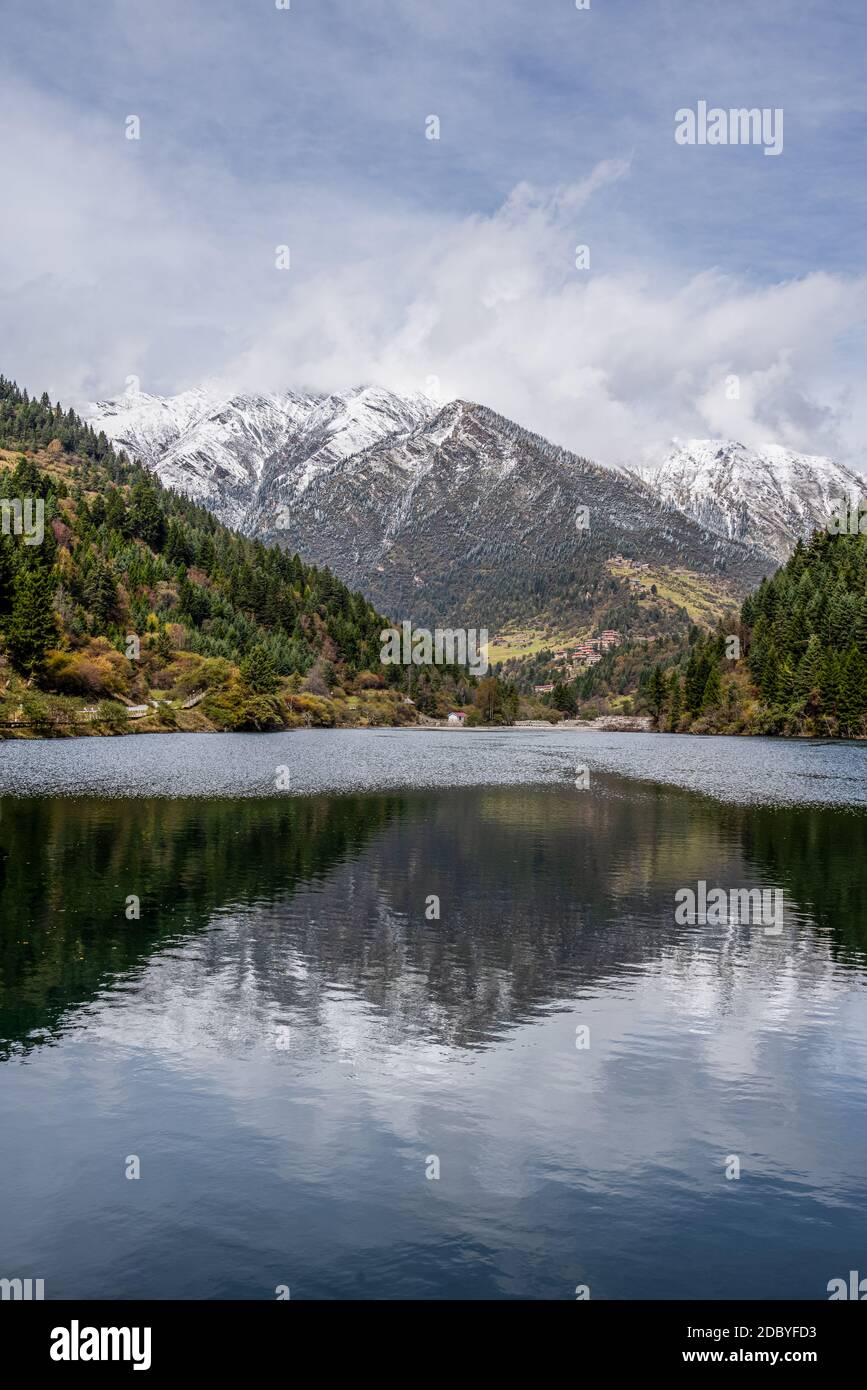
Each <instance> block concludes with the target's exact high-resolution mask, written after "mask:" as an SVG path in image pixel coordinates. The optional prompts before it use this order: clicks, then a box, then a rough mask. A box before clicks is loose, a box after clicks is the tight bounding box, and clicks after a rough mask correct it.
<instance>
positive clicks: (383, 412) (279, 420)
mask: <svg viewBox="0 0 867 1390" xmlns="http://www.w3.org/2000/svg"><path fill="white" fill-rule="evenodd" d="M436 409H437V407H436V405H435V404H434V402H432V401H431V400H429V399H428V398H427V397H426V396H423V395H421V394H418V395H413V396H396V395H394V394H393V393H392V392H389V391H384V390H380V389H378V388H375V387H360V388H358V389H356V390H353V391H348V392H346V393H344V394H334V395H329V396H309V395H298V394H296V393H294V392H292V391H286V392H283V393H282V394H277V395H244V394H240V395H236V396H232V397H225V396H222V395H220V394H218V393H217V392H215V391H214V390H212V389H210V388H208V387H198V388H196V389H194V390H191V391H185V392H183V393H182V394H181V395H178V396H172V397H168V398H164V397H160V396H150V395H147V394H146V393H144V392H141V391H131V392H128V393H127V394H125V395H123V396H119V397H117V398H116V399H113V400H108V401H96V402H94V404H93V405H91V406H90V407H89V408H88V409H87V410H86V411H85V412H84V413H85V415H86V418H87V419H88V420H89V421H90V423H91V424H93V426H94V428H96V429H101V430H104V431H105V433H106V435H107V436H108V438H109V439H110V440H111V441H112V442H113V443H114V444H115V445H116V446H117V447H118V448H122V449H125V450H126V451H127V453H129V454H130V456H131V457H133V458H137V459H139V460H141V462H142V463H144V464H146V466H147V467H148V468H150V469H152V471H153V472H154V473H156V474H157V476H158V477H159V479H160V481H161V482H163V483H164V484H165V485H166V486H167V487H171V488H174V489H176V490H177V491H178V492H183V493H185V494H186V495H187V496H189V497H193V498H195V500H196V501H198V502H201V503H202V504H203V505H204V506H206V507H208V508H209V509H210V510H211V511H213V512H215V513H216V515H217V516H219V518H220V520H221V521H224V522H226V523H227V524H228V525H230V526H234V527H236V528H238V529H239V530H249V529H250V526H249V524H248V518H249V515H250V513H251V511H252V510H255V505H256V499H257V496H258V493H259V491H260V489H261V488H262V487H263V486H264V488H265V490H266V491H268V490H270V488H272V487H274V486H279V487H282V488H284V489H286V490H287V491H289V492H293V493H294V492H295V491H303V489H304V488H305V487H306V486H307V485H309V483H310V482H311V481H312V479H313V478H315V477H316V476H317V474H318V473H319V472H320V471H321V470H323V469H326V470H327V469H328V468H329V467H332V466H333V465H334V464H335V463H336V462H338V461H339V460H340V459H343V458H346V457H348V456H349V455H350V454H354V453H357V452H358V451H359V450H360V449H364V448H367V447H368V446H369V445H371V444H373V443H375V442H376V441H377V440H379V439H382V438H384V437H385V436H386V435H389V434H392V433H394V432H395V431H404V430H407V429H411V428H413V427H414V426H415V425H417V424H418V423H419V422H420V421H422V420H424V419H425V418H427V417H428V416H430V415H432V414H433V413H434V412H435V411H436Z"/></svg>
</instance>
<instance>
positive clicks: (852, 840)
mask: <svg viewBox="0 0 867 1390" xmlns="http://www.w3.org/2000/svg"><path fill="white" fill-rule="evenodd" d="M864 824H865V820H864V813H863V812H861V811H857V812H856V811H853V810H844V809H832V808H820V807H782V808H769V807H761V806H751V807H736V806H731V805H723V804H720V803H718V802H714V801H710V800H705V799H703V798H700V797H698V796H695V795H694V794H692V793H689V792H686V791H682V790H678V789H676V788H674V787H663V786H660V785H651V784H644V783H642V784H638V783H630V782H626V781H624V780H622V779H620V778H616V777H613V776H612V777H603V776H601V775H597V776H595V777H594V779H593V784H592V788H591V789H590V790H589V791H577V790H576V789H575V788H574V787H573V786H571V785H569V786H566V787H564V786H562V785H554V786H545V787H530V786H517V787H499V786H496V787H487V788H475V789H467V788H461V789H458V790H431V791H415V792H402V793H391V794H386V793H379V794H375V795H366V796H343V797H336V796H325V795H322V796H316V797H310V798H302V797H299V798H294V799H291V798H288V799H266V800H258V801H257V800H251V799H240V800H218V801H206V800H198V801H180V800H167V799H154V800H119V801H118V800H111V801H108V800H106V801H103V800H94V799H81V800H72V799H36V800H19V799H11V798H8V799H6V800H4V801H3V802H2V805H0V914H2V915H0V1057H2V1058H4V1060H3V1061H2V1062H0V1164H2V1169H3V1172H4V1175H5V1178H4V1187H5V1195H4V1200H3V1204H2V1211H0V1262H2V1264H3V1265H4V1266H8V1269H7V1268H5V1267H4V1268H3V1269H0V1276H2V1275H4V1274H12V1273H15V1272H16V1271H18V1270H20V1271H21V1272H23V1273H30V1274H32V1275H33V1276H34V1277H44V1278H45V1280H46V1294H47V1296H48V1297H99V1296H102V1295H109V1294H111V1295H118V1296H128V1297H133V1296H144V1297H250V1298H267V1297H273V1294H274V1289H275V1287H276V1285H277V1284H281V1283H288V1284H289V1285H290V1286H291V1288H292V1296H293V1298H296V1297H302V1298H303V1297H352V1296H360V1297H501V1296H510V1297H554V1298H570V1297H573V1296H574V1288H575V1286H576V1285H577V1284H579V1283H588V1284H589V1285H590V1286H591V1290H592V1296H593V1297H602V1298H605V1297H627V1298H629V1297H676V1296H703V1297H708V1298H712V1297H722V1296H731V1297H747V1298H753V1297H756V1298H758V1297H767V1298H782V1297H796V1298H817V1297H819V1298H821V1297H824V1296H825V1285H826V1284H827V1281H828V1280H829V1279H831V1278H833V1277H835V1276H836V1275H839V1274H843V1275H845V1274H846V1272H847V1271H848V1270H849V1269H850V1268H855V1267H857V1263H858V1260H859V1259H860V1260H861V1262H862V1263H863V1259H864V1253H863V1252H864V1250H865V1248H867V1239H865V1237H867V1218H865V1217H864V1215H863V1207H864V1203H863V1196H864V1178H863V1174H864V1171H865V1162H864V1160H865V1155H867V1109H865V1099H867V1085H865V1079H864V1078H865V1066H864V1063H865V1056H867V1046H865V1044H867V1014H865V1009H864V998H865V996H864V984H865V978H867V976H865V966H867V956H865V952H867V913H865V907H864V903H865V888H867V882H865V878H867V868H865V865H864V860H863V844H864ZM701 878H704V879H706V880H707V881H708V882H710V883H718V884H721V885H725V886H726V887H729V886H734V885H737V886H765V887H780V888H782V889H783V890H784V893H785V900H786V923H785V926H784V930H783V933H782V935H781V936H779V937H768V936H766V935H765V934H763V933H762V932H761V931H760V930H758V929H756V928H753V927H750V926H746V925H742V926H736V925H732V924H727V925H724V926H705V927H695V926H676V925H675V923H674V915H673V905H674V893H675V890H676V888H677V887H679V886H683V885H690V884H693V885H694V884H695V883H696V881H697V880H698V879H701ZM130 895H135V896H136V897H138V898H139V899H140V904H141V916H140V919H139V920H128V919H127V916H126V911H127V901H128V899H129V897H130ZM433 897H436V898H437V899H438V900H439V914H440V915H439V918H438V919H437V918H435V917H434V918H431V917H430V916H428V915H427V914H426V907H427V912H428V913H429V912H430V911H431V909H430V906H429V904H430V902H431V899H432V898H433ZM584 1027H587V1028H589V1039H590V1046H589V1047H588V1048H582V1047H578V1046H576V1037H577V1036H580V1035H576V1029H579V1028H584ZM131 1154H136V1155H138V1156H139V1157H140V1159H141V1170H142V1177H141V1180H140V1181H137V1182H136V1181H128V1180H127V1179H125V1177H124V1162H125V1159H126V1157H127V1155H131ZM733 1154H735V1155H738V1156H739V1158H740V1162H741V1168H742V1176H741V1178H740V1180H738V1181H727V1180H726V1177H725V1165H726V1159H727V1156H728V1155H733ZM432 1155H436V1156H437V1158H438V1159H439V1165H440V1177H439V1179H438V1180H433V1181H431V1180H428V1179H427V1178H426V1176H425V1173H426V1169H427V1170H429V1168H430V1165H429V1163H428V1160H429V1158H430V1156H432ZM10 1174H11V1177H10V1176H9V1175H10Z"/></svg>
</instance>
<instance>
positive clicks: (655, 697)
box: [647, 663, 665, 724]
mask: <svg viewBox="0 0 867 1390" xmlns="http://www.w3.org/2000/svg"><path fill="white" fill-rule="evenodd" d="M647 703H648V707H649V709H650V712H651V714H652V715H653V718H654V720H655V721H656V723H657V724H658V723H659V717H660V715H661V714H662V707H663V705H664V704H665V676H664V675H663V674H662V667H661V666H660V665H659V664H658V663H657V665H656V666H654V668H653V671H652V673H651V676H650V684H649V686H648V691H647Z"/></svg>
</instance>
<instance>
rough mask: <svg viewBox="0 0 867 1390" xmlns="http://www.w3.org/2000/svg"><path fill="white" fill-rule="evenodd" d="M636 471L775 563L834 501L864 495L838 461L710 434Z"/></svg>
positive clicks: (683, 507) (864, 487) (866, 485)
mask: <svg viewBox="0 0 867 1390" xmlns="http://www.w3.org/2000/svg"><path fill="white" fill-rule="evenodd" d="M641 476H642V477H643V478H644V480H645V482H647V483H648V484H649V485H650V486H651V487H652V488H653V489H654V491H655V492H656V493H657V495H658V496H659V497H660V498H661V499H662V500H663V501H664V502H666V503H667V504H668V505H669V506H672V507H676V508H678V510H679V511H682V512H684V513H685V514H686V515H687V516H691V517H692V518H693V519H694V520H695V521H697V522H698V523H699V525H701V526H704V527H706V528H707V530H708V531H713V532H714V533H715V534H716V535H718V536H727V537H728V538H729V539H730V540H736V541H742V542H743V543H744V544H746V545H751V546H753V547H755V548H756V549H757V550H763V551H764V552H765V553H766V554H767V555H771V556H773V557H774V559H775V560H777V561H778V562H779V563H780V564H782V563H783V562H784V561H785V560H786V558H787V557H788V556H789V555H790V554H791V552H792V549H793V548H794V545H795V542H796V541H797V540H798V538H799V537H803V538H804V539H807V538H809V536H810V535H811V533H812V532H813V531H815V530H816V529H817V528H819V527H822V526H824V525H825V523H826V521H827V519H828V517H829V516H830V515H831V514H832V513H833V512H834V511H835V510H836V509H837V507H838V506H839V505H840V499H843V498H849V497H851V496H853V495H854V496H860V495H862V494H863V493H867V480H865V479H864V478H863V477H859V476H858V475H857V474H855V473H853V472H851V471H850V470H849V469H848V468H845V467H843V465H842V464H839V463H834V462H833V461H832V460H831V459H829V458H824V457H821V456H820V455H813V454H797V453H794V452H793V451H792V450H791V449H784V448H783V447H782V446H781V445H779V444H768V445H766V446H765V447H763V448H762V449H748V448H746V446H745V445H743V444H738V443H735V442H728V441H721V440H716V439H691V440H688V441H687V442H685V443H681V444H678V445H677V447H676V448H674V449H673V450H672V451H671V453H670V454H669V455H668V457H667V458H666V459H665V460H664V461H663V463H662V464H660V465H659V466H658V467H657V468H652V469H642V472H641Z"/></svg>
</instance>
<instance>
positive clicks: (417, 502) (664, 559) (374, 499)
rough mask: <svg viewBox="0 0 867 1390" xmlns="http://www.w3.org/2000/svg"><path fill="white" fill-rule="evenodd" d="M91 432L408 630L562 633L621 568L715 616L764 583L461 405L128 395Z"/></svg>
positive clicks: (627, 482)
mask: <svg viewBox="0 0 867 1390" xmlns="http://www.w3.org/2000/svg"><path fill="white" fill-rule="evenodd" d="M89 418H90V420H91V423H92V424H93V425H94V426H95V427H96V428H98V429H102V430H104V431H105V432H106V434H107V435H108V436H109V437H110V438H111V439H112V440H113V441H114V442H115V443H116V444H117V445H119V446H122V447H123V448H125V449H126V450H127V451H128V452H129V453H130V454H131V455H132V456H134V457H136V458H138V459H140V460H141V461H142V462H144V463H145V464H146V465H147V466H148V467H149V468H151V469H153V471H154V472H155V473H157V474H158V476H159V477H160V479H161V480H162V481H163V482H164V483H165V484H167V485H168V486H170V487H174V488H176V489H178V490H179V491H182V492H185V493H187V494H188V495H190V496H192V497H194V498H195V499H196V500H198V501H201V502H202V503H204V505H206V506H207V507H209V508H210V509H211V510H213V511H215V512H216V513H217V514H218V515H219V516H220V518H221V519H222V520H224V521H226V522H228V523H230V524H231V525H234V526H236V527H238V528H239V529H241V530H243V531H245V532H246V533H247V534H249V535H255V536H261V537H262V538H263V539H265V540H268V541H271V542H275V543H277V544H281V545H286V546H288V547H289V548H291V549H292V550H297V551H298V553H299V554H300V555H301V556H302V557H304V558H305V559H307V560H311V561H313V562H315V563H317V564H325V565H328V566H329V567H330V568H331V569H332V570H334V572H335V573H336V574H337V575H338V576H339V577H340V578H341V579H343V580H344V581H345V582H347V583H349V584H350V585H352V586H353V587H356V588H360V589H363V590H364V592H365V593H367V594H368V595H369V597H370V598H371V599H372V600H373V601H374V602H375V603H376V604H377V605H378V606H379V607H380V609H381V610H382V611H384V612H387V613H390V614H392V615H393V616H394V615H396V616H398V617H400V618H411V619H413V620H414V621H417V622H425V623H427V624H436V623H438V622H441V621H448V622H460V623H467V624H468V623H472V622H477V623H478V624H479V625H482V626H484V625H488V626H489V627H491V628H493V627H495V626H501V625H502V623H503V622H504V621H505V620H507V619H508V618H509V617H510V616H512V617H516V618H517V617H521V618H526V617H528V616H530V615H532V614H533V613H534V612H536V613H538V612H542V611H551V610H553V609H557V610H558V611H559V612H560V614H561V615H562V616H563V617H564V618H565V620H566V621H567V622H568V623H569V625H570V626H573V625H577V624H579V623H580V622H581V621H582V614H585V610H587V612H589V611H590V610H594V611H595V608H594V606H595V605H598V604H600V603H602V602H615V601H616V600H615V595H616V594H622V595H623V596H625V597H628V594H629V593H630V592H631V591H630V589H629V587H628V583H627V580H626V578H625V577H624V576H625V575H626V574H627V572H629V571H630V567H635V566H645V567H647V566H653V567H654V569H655V570H657V571H661V570H664V569H665V568H668V569H669V570H672V569H681V570H687V571H689V572H690V573H692V574H694V575H699V576H702V578H703V580H708V581H709V584H708V586H707V588H708V589H709V590H711V591H713V592H716V593H719V594H720V595H722V594H726V595H727V598H728V599H733V597H736V595H737V593H739V592H740V593H742V592H743V591H744V590H745V588H746V587H748V586H749V585H750V584H752V583H755V582H756V581H757V580H758V578H759V577H760V575H761V574H762V573H764V572H765V571H766V570H767V569H769V568H770V565H769V562H768V561H767V557H765V556H763V555H760V554H758V553H757V552H752V551H748V550H746V549H744V548H743V547H742V546H741V545H739V544H737V543H736V542H732V541H731V540H729V539H728V538H724V537H721V536H719V535H716V534H711V533H709V532H708V531H707V530H705V529H702V527H701V526H699V525H697V524H696V522H695V521H693V520H692V519H691V518H689V517H686V516H683V515H681V514H680V513H679V512H677V511H675V510H672V508H671V507H669V506H667V505H665V504H664V503H662V502H661V501H660V500H659V499H658V498H657V497H656V496H655V495H654V493H653V491H652V490H651V488H650V487H649V486H648V485H647V484H646V483H645V482H643V481H642V480H641V479H640V478H639V477H637V476H636V475H635V474H634V473H629V472H627V471H625V470H619V469H606V468H603V467H601V466H599V465H597V464H594V463H591V462H590V461H589V460H587V459H584V458H580V457H578V456H577V455H575V454H572V453H569V452H568V451H566V450H563V449H559V448H556V447H555V446H553V445H552V444H550V443H548V441H546V440H544V439H542V438H540V437H539V436H538V435H534V434H531V433H529V432H528V431H527V430H524V429H522V428H521V427H520V426H518V425H516V424H514V423H513V422H512V421H510V420H507V419H505V418H504V417H503V416H500V415H497V414H495V412H494V411H491V410H488V409H487V408H485V407H484V406H481V405H475V404H472V403H470V402H466V401H451V402H449V403H448V404H447V405H444V406H438V405H437V404H436V403H435V402H433V401H431V400H430V399H428V398H427V397H425V396H421V395H419V396H408V397H406V396H398V395H396V394H394V393H392V392H389V391H384V390H380V389H377V388H373V387H365V388H360V389H358V390H356V391H351V392H347V393H345V394H343V395H332V396H305V395H296V394H294V393H292V392H286V393H285V394H282V395H273V396H246V395H237V396H234V397H232V398H231V399H221V398H219V397H218V396H217V395H216V394H214V393H213V392H211V391H208V390H205V389H203V390H198V391H190V392H186V393H184V395H182V396H178V397H174V398H172V399H169V400H163V399H160V398H158V397H154V396H144V395H142V394H141V393H134V394H130V395H127V396H124V397H122V398H121V399H119V400H117V401H107V402H100V403H98V404H97V405H95V406H93V407H92V408H91V410H90V411H89ZM581 508H587V509H588V529H586V530H583V529H579V528H578V527H577V526H576V518H577V516H578V514H579V510H580V509H581ZM612 566H614V568H612ZM615 574H617V575H618V576H619V577H618V578H616V579H615V578H614V575H615ZM636 582H637V581H636ZM648 582H650V581H648ZM585 616H586V614H585Z"/></svg>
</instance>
